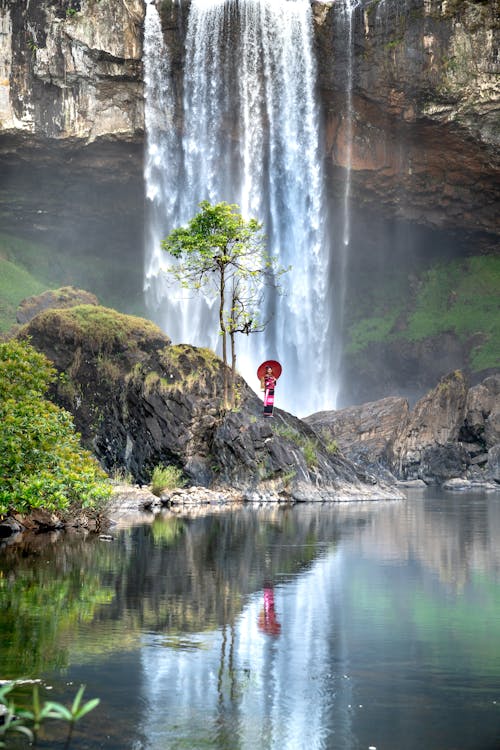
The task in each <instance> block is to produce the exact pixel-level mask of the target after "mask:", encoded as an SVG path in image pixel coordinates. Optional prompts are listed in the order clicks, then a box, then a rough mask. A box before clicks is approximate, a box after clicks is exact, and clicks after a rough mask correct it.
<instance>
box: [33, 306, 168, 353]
mask: <svg viewBox="0 0 500 750" xmlns="http://www.w3.org/2000/svg"><path fill="white" fill-rule="evenodd" d="M37 320H38V321H39V323H38V324H39V325H40V326H41V327H45V326H48V327H50V326H55V327H57V329H58V330H59V332H60V334H61V335H62V336H66V337H68V338H72V339H73V341H74V343H75V344H77V345H79V344H83V343H87V344H90V347H91V349H92V350H93V351H94V352H96V353H103V352H109V351H111V350H112V349H113V348H115V347H116V346H117V345H118V346H120V345H122V346H126V347H127V349H128V350H133V349H135V348H138V346H139V345H140V344H141V343H144V342H145V341H147V339H149V338H155V339H165V341H166V340H167V339H166V337H165V334H164V333H163V332H162V331H161V330H160V328H158V326H157V325H155V324H154V323H152V322H151V321H149V320H146V319H145V318H138V317H136V316H134V315H125V314H124V313H119V312H117V311H116V310H111V309H109V308H107V307H101V306H100V305H78V306H76V307H71V308H68V309H67V310H60V309H58V310H45V311H44V312H43V313H40V315H39V316H38V317H37Z"/></svg>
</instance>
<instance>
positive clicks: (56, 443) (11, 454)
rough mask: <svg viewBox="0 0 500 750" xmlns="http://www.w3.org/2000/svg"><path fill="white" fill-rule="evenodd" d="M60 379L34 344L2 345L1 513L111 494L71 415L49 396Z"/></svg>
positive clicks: (91, 501)
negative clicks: (50, 389) (56, 377)
mask: <svg viewBox="0 0 500 750" xmlns="http://www.w3.org/2000/svg"><path fill="white" fill-rule="evenodd" d="M54 380H55V370H54V368H53V367H52V366H51V364H50V362H49V360H48V359H47V358H46V357H45V356H44V355H43V354H40V353H39V352H37V351H36V350H35V349H34V348H33V347H32V346H31V345H30V344H28V343H26V342H19V341H15V340H12V341H8V342H6V343H2V344H0V421H1V423H2V430H1V431H0V515H5V514H6V513H8V512H10V511H15V512H21V513H28V512H29V511H30V510H32V509H34V508H43V509H45V510H50V511H58V510H63V511H64V510H68V509H71V510H74V509H77V508H92V507H94V506H95V504H96V502H98V501H101V500H104V499H106V498H107V497H109V495H110V493H111V486H110V484H109V482H108V481H107V476H106V474H105V473H104V472H103V470H102V469H101V468H100V466H99V464H98V463H97V461H96V460H95V458H94V457H93V456H92V454H91V453H89V452H88V451H86V450H84V449H83V448H82V447H81V445H80V440H79V435H78V433H76V432H75V428H74V424H73V418H72V416H71V414H69V413H68V412H66V411H65V410H64V409H61V408H59V407H58V406H55V404H53V403H51V402H50V401H49V400H48V399H46V398H45V396H44V394H45V393H46V391H47V389H48V387H49V385H50V384H51V382H53V381H54Z"/></svg>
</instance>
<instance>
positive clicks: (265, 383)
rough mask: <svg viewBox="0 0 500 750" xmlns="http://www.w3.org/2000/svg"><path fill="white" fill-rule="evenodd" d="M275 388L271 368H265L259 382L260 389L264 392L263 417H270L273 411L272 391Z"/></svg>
mask: <svg viewBox="0 0 500 750" xmlns="http://www.w3.org/2000/svg"><path fill="white" fill-rule="evenodd" d="M275 387H276V378H275V377H274V375H273V368H272V367H270V366H268V367H266V372H265V374H264V377H263V378H262V380H261V388H262V390H263V391H264V416H265V417H272V416H273V409H274V389H275Z"/></svg>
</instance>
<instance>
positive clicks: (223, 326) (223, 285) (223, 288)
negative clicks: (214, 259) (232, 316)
mask: <svg viewBox="0 0 500 750" xmlns="http://www.w3.org/2000/svg"><path fill="white" fill-rule="evenodd" d="M219 269H220V296H219V327H220V332H221V336H222V361H223V363H224V369H223V383H224V385H223V399H224V407H225V408H226V409H227V407H228V405H229V401H228V374H227V369H228V368H227V342H226V324H225V322H224V301H225V300H224V298H225V292H226V278H225V273H224V271H225V269H224V266H222V265H221V266H219Z"/></svg>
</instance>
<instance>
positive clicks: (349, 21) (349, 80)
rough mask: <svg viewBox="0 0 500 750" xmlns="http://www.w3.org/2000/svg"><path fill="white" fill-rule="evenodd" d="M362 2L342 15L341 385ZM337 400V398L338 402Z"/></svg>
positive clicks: (336, 366) (351, 3)
mask: <svg viewBox="0 0 500 750" xmlns="http://www.w3.org/2000/svg"><path fill="white" fill-rule="evenodd" d="M359 4H360V0H343V8H342V14H341V24H342V32H343V34H342V36H343V40H344V45H345V60H346V72H345V105H344V106H345V109H344V118H343V119H344V123H343V131H344V144H345V150H344V167H345V180H344V194H343V201H342V202H343V206H342V241H341V242H339V243H338V248H337V252H336V256H337V272H336V278H335V301H336V305H335V309H336V315H335V319H336V339H335V347H334V363H333V371H334V373H335V382H336V383H337V384H338V385H340V369H341V363H342V349H343V337H344V330H343V328H344V313H345V304H346V295H347V285H348V270H349V245H350V242H351V172H352V138H353V117H354V109H353V66H354V44H353V42H354V19H355V11H356V8H357V7H358V6H359ZM335 400H336V399H335Z"/></svg>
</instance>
